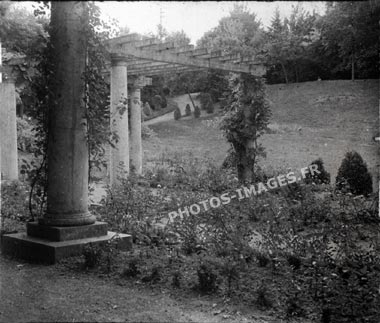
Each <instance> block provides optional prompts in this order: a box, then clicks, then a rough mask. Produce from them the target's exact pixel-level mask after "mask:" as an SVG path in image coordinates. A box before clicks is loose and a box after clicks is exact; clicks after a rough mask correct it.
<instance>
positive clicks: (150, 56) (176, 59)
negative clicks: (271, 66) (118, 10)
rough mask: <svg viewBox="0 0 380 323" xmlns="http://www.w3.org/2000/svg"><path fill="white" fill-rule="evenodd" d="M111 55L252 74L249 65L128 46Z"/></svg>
mask: <svg viewBox="0 0 380 323" xmlns="http://www.w3.org/2000/svg"><path fill="white" fill-rule="evenodd" d="M110 52H111V54H114V55H118V56H127V55H132V56H135V57H138V58H143V59H147V60H150V61H154V62H166V63H171V64H180V65H184V66H192V67H201V68H211V69H219V70H223V71H230V72H237V73H251V72H252V71H251V69H250V67H249V65H244V66H236V65H234V64H231V63H223V62H218V61H214V60H210V59H208V60H204V59H200V58H196V57H187V56H182V55H175V54H173V53H166V52H153V51H149V50H144V49H138V48H132V47H130V46H128V45H122V46H120V47H118V48H115V47H114V48H110Z"/></svg>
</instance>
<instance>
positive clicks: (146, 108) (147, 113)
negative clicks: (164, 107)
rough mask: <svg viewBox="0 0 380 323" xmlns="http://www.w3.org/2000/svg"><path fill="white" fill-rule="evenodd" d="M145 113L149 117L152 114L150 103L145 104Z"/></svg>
mask: <svg viewBox="0 0 380 323" xmlns="http://www.w3.org/2000/svg"><path fill="white" fill-rule="evenodd" d="M143 112H144V114H145V115H146V116H148V117H149V116H150V115H151V114H152V109H151V108H150V104H149V102H145V103H144V106H143Z"/></svg>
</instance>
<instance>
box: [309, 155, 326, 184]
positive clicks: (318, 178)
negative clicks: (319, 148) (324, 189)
mask: <svg viewBox="0 0 380 323" xmlns="http://www.w3.org/2000/svg"><path fill="white" fill-rule="evenodd" d="M310 165H316V166H317V170H318V172H319V173H315V172H313V174H311V173H307V174H306V177H305V182H306V183H308V184H311V183H314V184H330V173H328V172H327V171H326V170H325V167H324V164H323V160H322V158H318V159H316V160H314V161H313V162H312V163H311V164H310Z"/></svg>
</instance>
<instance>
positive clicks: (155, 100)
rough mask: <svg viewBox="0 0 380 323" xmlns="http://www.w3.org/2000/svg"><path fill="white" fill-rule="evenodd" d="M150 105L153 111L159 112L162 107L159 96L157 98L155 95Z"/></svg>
mask: <svg viewBox="0 0 380 323" xmlns="http://www.w3.org/2000/svg"><path fill="white" fill-rule="evenodd" d="M150 105H151V107H152V108H153V110H160V109H161V107H162V98H161V96H159V95H158V94H157V95H155V96H154V97H153V98H152V99H151V101H150Z"/></svg>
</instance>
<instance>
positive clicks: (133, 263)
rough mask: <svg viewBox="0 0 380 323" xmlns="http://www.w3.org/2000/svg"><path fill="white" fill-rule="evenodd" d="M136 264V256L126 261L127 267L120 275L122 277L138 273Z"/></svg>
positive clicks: (133, 275)
mask: <svg viewBox="0 0 380 323" xmlns="http://www.w3.org/2000/svg"><path fill="white" fill-rule="evenodd" d="M138 265H139V261H138V258H132V259H131V260H130V261H129V263H128V268H125V269H124V270H123V272H122V274H121V275H122V276H123V277H136V276H137V275H138V274H140V270H139V268H138Z"/></svg>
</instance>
